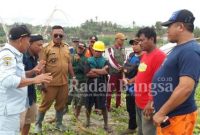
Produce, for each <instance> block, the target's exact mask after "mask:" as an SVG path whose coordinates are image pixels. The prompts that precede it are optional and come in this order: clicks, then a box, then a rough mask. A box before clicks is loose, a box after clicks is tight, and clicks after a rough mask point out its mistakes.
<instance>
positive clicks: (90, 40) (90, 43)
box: [89, 39, 96, 48]
mask: <svg viewBox="0 0 200 135" xmlns="http://www.w3.org/2000/svg"><path fill="white" fill-rule="evenodd" d="M95 42H96V41H95V40H93V39H89V47H90V48H92V47H93V45H94V43H95Z"/></svg>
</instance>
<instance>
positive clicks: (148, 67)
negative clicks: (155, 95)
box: [134, 48, 166, 109]
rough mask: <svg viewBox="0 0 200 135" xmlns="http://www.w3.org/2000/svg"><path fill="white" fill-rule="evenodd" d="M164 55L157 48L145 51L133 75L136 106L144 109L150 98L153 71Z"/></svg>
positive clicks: (156, 68)
mask: <svg viewBox="0 0 200 135" xmlns="http://www.w3.org/2000/svg"><path fill="white" fill-rule="evenodd" d="M165 57H166V55H165V54H164V53H163V52H162V51H161V50H159V49H157V48H156V49H154V50H153V51H152V52H151V53H145V54H144V55H143V56H142V58H141V61H140V65H139V67H138V73H137V75H136V77H135V85H134V90H135V101H136V105H137V107H139V108H141V109H144V108H145V106H146V105H147V103H148V101H149V100H152V95H151V82H152V78H153V75H154V73H155V72H156V71H157V70H158V68H159V67H160V66H161V64H162V62H163V61H164V59H165Z"/></svg>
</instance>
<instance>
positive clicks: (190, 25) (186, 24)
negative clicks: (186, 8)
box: [183, 23, 194, 32]
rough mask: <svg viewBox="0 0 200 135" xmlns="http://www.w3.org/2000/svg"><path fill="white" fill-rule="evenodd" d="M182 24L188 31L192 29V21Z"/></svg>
mask: <svg viewBox="0 0 200 135" xmlns="http://www.w3.org/2000/svg"><path fill="white" fill-rule="evenodd" d="M183 25H184V27H185V28H186V29H187V30H188V31H189V32H193V31H194V24H193V23H183Z"/></svg>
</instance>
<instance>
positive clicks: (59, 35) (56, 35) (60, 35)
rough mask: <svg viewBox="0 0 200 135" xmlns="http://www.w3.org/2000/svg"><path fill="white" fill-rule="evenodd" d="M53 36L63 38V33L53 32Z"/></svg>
mask: <svg viewBox="0 0 200 135" xmlns="http://www.w3.org/2000/svg"><path fill="white" fill-rule="evenodd" d="M53 36H54V38H58V37H59V38H63V35H62V34H54V35H53Z"/></svg>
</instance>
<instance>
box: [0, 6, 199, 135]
mask: <svg viewBox="0 0 200 135" xmlns="http://www.w3.org/2000/svg"><path fill="white" fill-rule="evenodd" d="M194 20H195V17H194V16H193V14H192V12H191V11H189V10H186V9H183V10H178V11H176V12H174V13H173V14H172V16H171V17H170V18H169V20H168V21H166V22H163V23H162V26H165V27H167V36H168V40H169V42H172V43H176V44H177V45H176V46H175V47H174V48H173V49H172V50H171V51H170V52H168V54H165V53H164V52H162V51H161V50H160V49H159V48H158V47H157V45H156V44H157V39H156V37H157V35H156V32H155V30H154V29H153V28H151V27H144V28H141V29H139V30H138V31H137V33H136V35H133V37H134V38H133V39H131V40H129V45H130V46H131V47H132V52H131V53H130V54H129V55H128V57H126V54H125V48H124V41H125V40H127V38H126V36H125V35H124V34H123V33H120V32H119V33H116V35H115V40H114V45H112V46H110V47H108V48H106V45H105V44H104V42H102V41H99V40H98V37H97V36H96V35H92V36H91V37H89V38H88V45H86V43H84V42H83V41H81V40H80V39H79V38H73V39H72V42H73V45H72V46H70V45H68V44H67V43H64V40H63V38H64V36H65V32H64V28H63V27H62V26H59V25H56V26H53V27H52V31H51V39H52V40H51V41H50V42H49V43H45V44H44V40H43V37H42V36H41V35H39V34H31V32H30V30H29V29H28V28H27V27H26V26H25V25H17V26H14V27H13V28H11V29H10V31H9V36H8V39H9V42H8V43H6V44H5V46H4V47H3V48H2V49H1V50H0V94H1V98H0V135H18V134H19V133H20V132H21V134H22V135H28V134H29V130H30V127H31V124H32V123H34V124H35V129H34V132H35V133H42V122H43V120H44V117H45V114H46V112H47V111H48V110H49V108H50V107H51V105H52V104H53V103H54V102H55V104H54V108H55V119H54V121H55V128H56V129H57V130H59V131H61V132H64V131H66V130H67V127H66V126H65V125H64V124H63V116H64V115H65V114H67V113H68V106H69V105H71V104H73V105H72V108H73V111H74V115H75V117H76V119H79V115H80V113H81V108H82V107H85V110H86V111H85V115H86V117H85V127H90V115H91V112H92V110H93V106H94V111H95V112H97V113H99V114H101V115H102V116H103V121H104V125H103V128H104V130H105V131H106V132H108V133H111V132H112V128H111V127H110V126H109V119H108V113H112V107H111V99H112V94H113V92H116V94H115V95H116V104H115V107H116V108H119V107H121V106H122V104H121V92H122V90H124V89H125V91H126V108H127V112H128V118H127V119H128V127H127V129H126V130H125V131H123V132H122V133H121V134H123V135H125V134H133V133H137V134H138V135H171V134H173V135H180V134H181V135H184V134H185V135H192V134H193V130H194V126H195V122H196V120H197V106H196V104H195V100H194V93H195V89H196V87H197V85H198V82H199V77H200V64H198V63H200V45H199V44H198V43H197V41H195V39H194V36H193V30H194ZM106 49H107V51H108V56H107V58H105V57H104V56H103V53H104V52H105V50H106ZM35 86H38V88H40V89H41V91H42V99H41V102H40V103H39V106H38V107H37V97H36V88H35Z"/></svg>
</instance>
